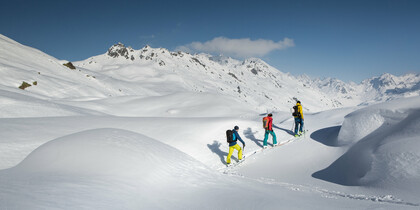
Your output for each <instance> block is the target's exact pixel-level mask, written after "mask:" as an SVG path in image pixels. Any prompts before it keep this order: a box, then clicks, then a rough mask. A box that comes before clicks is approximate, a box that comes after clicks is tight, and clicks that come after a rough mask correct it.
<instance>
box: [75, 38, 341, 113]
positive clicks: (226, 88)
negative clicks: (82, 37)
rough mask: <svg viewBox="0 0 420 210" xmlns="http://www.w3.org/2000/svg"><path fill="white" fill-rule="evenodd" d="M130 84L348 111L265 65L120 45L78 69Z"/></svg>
mask: <svg viewBox="0 0 420 210" xmlns="http://www.w3.org/2000/svg"><path fill="white" fill-rule="evenodd" d="M74 64H75V65H76V66H77V67H78V68H81V69H90V70H92V71H95V72H100V73H102V74H105V75H107V76H109V77H112V78H116V79H119V80H123V81H126V82H135V83H137V84H139V83H141V84H142V87H143V88H145V89H149V90H150V92H155V93H156V94H169V93H173V92H180V91H193V92H210V93H219V94H223V95H228V96H231V97H233V98H238V99H239V100H240V101H242V102H243V103H248V104H250V105H252V106H254V107H257V108H258V109H259V110H260V111H263V112H265V111H274V110H285V109H286V110H289V109H290V107H291V106H292V105H293V104H294V103H295V100H294V99H295V98H298V99H300V100H302V101H303V103H304V104H305V106H304V107H305V108H306V109H307V110H311V111H317V110H324V109H329V108H334V107H340V106H342V104H341V102H340V101H338V100H335V99H331V97H329V96H328V95H327V94H325V93H323V92H321V91H320V90H319V89H313V88H311V87H307V86H306V85H304V84H303V83H301V82H300V81H297V80H296V78H295V77H293V76H291V75H290V74H286V73H283V72H281V71H279V70H277V69H275V68H273V67H271V66H270V65H268V64H267V63H265V62H264V61H262V60H260V59H257V58H251V59H247V60H244V61H239V60H235V59H232V58H228V57H223V56H212V55H208V54H195V55H192V54H188V53H184V52H170V51H168V50H167V49H163V48H151V47H149V46H146V47H144V48H142V49H140V50H133V49H132V48H131V47H126V46H124V45H123V44H121V43H119V44H117V45H114V46H112V47H111V48H110V49H109V50H108V52H107V53H105V54H102V55H98V56H94V57H91V58H88V59H86V60H84V61H79V62H75V63H74Z"/></svg>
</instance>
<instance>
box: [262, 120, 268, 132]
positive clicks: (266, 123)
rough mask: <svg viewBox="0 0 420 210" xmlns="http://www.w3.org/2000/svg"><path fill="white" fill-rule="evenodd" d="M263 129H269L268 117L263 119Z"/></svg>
mask: <svg viewBox="0 0 420 210" xmlns="http://www.w3.org/2000/svg"><path fill="white" fill-rule="evenodd" d="M263 128H266V129H267V128H268V117H264V118H263Z"/></svg>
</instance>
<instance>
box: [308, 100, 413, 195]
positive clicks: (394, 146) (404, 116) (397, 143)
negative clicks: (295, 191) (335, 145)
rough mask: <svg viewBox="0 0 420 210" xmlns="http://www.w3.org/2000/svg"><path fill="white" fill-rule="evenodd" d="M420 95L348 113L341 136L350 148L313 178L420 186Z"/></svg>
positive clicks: (379, 184)
mask: <svg viewBox="0 0 420 210" xmlns="http://www.w3.org/2000/svg"><path fill="white" fill-rule="evenodd" d="M419 128H420V97H414V98H408V99H404V100H398V101H392V102H387V103H383V104H378V105H375V106H370V107H368V108H365V109H361V110H358V111H356V112H354V113H351V114H349V115H348V116H346V118H345V120H344V123H343V126H342V127H341V130H340V134H339V137H338V140H339V141H342V142H345V143H347V144H350V148H349V150H348V151H347V152H346V153H345V154H344V155H342V156H341V157H340V158H339V159H337V160H336V161H335V162H334V163H332V164H331V165H330V166H329V167H327V168H326V169H324V170H322V171H319V172H316V173H314V175H313V176H314V177H316V178H319V179H324V180H326V181H330V182H334V183H338V184H342V185H352V186H353V185H355V186H372V187H381V188H386V189H400V190H401V189H402V188H404V190H407V185H408V186H409V187H408V188H409V191H412V192H415V191H416V189H418V188H419V187H420V184H419V183H420V165H419V163H420V150H419V148H420V141H419V136H420V129H419Z"/></svg>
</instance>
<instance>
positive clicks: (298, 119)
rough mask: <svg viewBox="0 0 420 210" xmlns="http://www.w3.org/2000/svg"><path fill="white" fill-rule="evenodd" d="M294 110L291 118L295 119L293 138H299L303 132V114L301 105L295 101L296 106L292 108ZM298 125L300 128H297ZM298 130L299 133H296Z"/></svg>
mask: <svg viewBox="0 0 420 210" xmlns="http://www.w3.org/2000/svg"><path fill="white" fill-rule="evenodd" d="M293 109H294V110H295V111H294V113H293V116H294V117H295V137H298V136H301V135H302V134H303V132H304V130H303V121H304V118H303V112H302V105H301V103H300V101H297V103H296V106H294V107H293ZM299 125H300V126H299ZM298 130H299V133H298Z"/></svg>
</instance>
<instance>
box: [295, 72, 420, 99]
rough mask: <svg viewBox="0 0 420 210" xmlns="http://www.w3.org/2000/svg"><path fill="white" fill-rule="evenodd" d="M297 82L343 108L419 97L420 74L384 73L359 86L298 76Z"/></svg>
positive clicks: (331, 79) (334, 80)
mask: <svg viewBox="0 0 420 210" xmlns="http://www.w3.org/2000/svg"><path fill="white" fill-rule="evenodd" d="M298 78H299V81H301V82H302V83H304V84H305V85H308V86H310V87H312V88H317V89H320V90H321V91H322V92H324V93H326V94H327V95H330V96H333V97H335V99H336V100H339V101H340V102H342V103H343V105H345V106H354V105H359V104H372V103H377V102H384V101H389V100H394V99H398V98H404V97H412V96H419V95H420V74H418V73H417V74H415V73H411V74H405V75H402V76H395V75H392V74H389V73H384V74H382V75H381V76H379V77H373V78H371V79H366V80H363V81H362V82H361V83H360V84H356V83H354V82H350V83H345V82H343V81H341V80H338V79H333V78H325V79H312V78H309V77H308V76H299V77H298Z"/></svg>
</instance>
